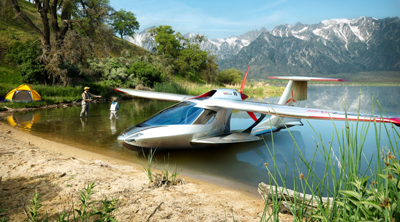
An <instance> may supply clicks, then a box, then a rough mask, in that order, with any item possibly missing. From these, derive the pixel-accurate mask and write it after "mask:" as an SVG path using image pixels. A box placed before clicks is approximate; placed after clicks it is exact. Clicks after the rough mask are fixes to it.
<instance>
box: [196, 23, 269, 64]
mask: <svg viewBox="0 0 400 222" xmlns="http://www.w3.org/2000/svg"><path fill="white" fill-rule="evenodd" d="M265 31H267V30H266V29H265V28H261V29H260V30H252V31H249V32H247V33H245V34H243V35H240V36H232V37H229V38H225V39H210V40H208V41H206V42H204V43H202V44H201V45H200V48H201V49H202V50H205V51H209V52H210V53H211V54H213V55H217V58H218V60H219V61H221V60H227V59H230V58H231V57H232V56H234V55H236V54H238V53H239V51H240V50H241V49H242V48H243V47H246V46H248V45H250V43H251V42H252V41H254V40H255V39H256V38H258V36H259V35H260V34H261V33H263V32H265Z"/></svg>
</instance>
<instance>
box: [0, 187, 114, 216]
mask: <svg viewBox="0 0 400 222" xmlns="http://www.w3.org/2000/svg"><path fill="white" fill-rule="evenodd" d="M94 188H95V184H94V183H93V182H92V183H90V184H88V185H87V187H86V188H84V189H83V190H80V191H79V193H80V199H79V202H80V203H79V207H78V208H75V204H74V203H72V206H71V208H70V209H69V210H64V211H62V212H61V213H57V214H56V215H55V216H53V220H51V221H60V222H63V221H76V222H77V221H88V222H89V221H117V220H115V218H114V212H115V211H116V210H117V208H116V207H115V205H116V204H117V203H118V199H113V200H108V199H107V197H105V199H104V200H101V201H96V200H92V195H93V194H94V193H95V191H94ZM30 202H31V205H30V206H28V207H27V209H26V208H25V207H24V212H25V215H26V217H27V218H26V220H28V221H30V222H38V221H50V219H51V217H50V216H48V215H47V214H46V215H42V214H41V212H40V208H42V207H43V204H42V203H41V199H40V194H39V193H37V192H35V194H34V196H33V198H32V199H31V200H30ZM98 202H101V207H96V206H95V205H96V203H98ZM54 217H56V220H54ZM0 221H2V219H0ZM3 221H7V220H3Z"/></svg>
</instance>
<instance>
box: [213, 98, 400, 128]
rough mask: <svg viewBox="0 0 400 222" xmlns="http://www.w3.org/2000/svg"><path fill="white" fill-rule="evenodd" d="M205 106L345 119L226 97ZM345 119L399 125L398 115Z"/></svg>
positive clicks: (332, 113) (353, 115) (338, 114)
mask: <svg viewBox="0 0 400 222" xmlns="http://www.w3.org/2000/svg"><path fill="white" fill-rule="evenodd" d="M205 105H206V106H208V107H210V108H212V107H215V108H226V109H235V110H242V111H248V112H256V113H264V114H269V115H276V116H281V117H291V118H299V119H321V120H330V119H333V120H345V118H346V114H345V112H342V111H329V110H323V109H313V108H303V107H293V106H284V105H272V104H266V103H254V102H245V101H235V100H227V99H210V100H209V101H207V103H206V104H205ZM347 119H348V120H350V121H355V120H357V119H358V120H359V121H366V122H369V121H374V120H375V121H376V122H385V123H390V122H391V123H393V124H395V125H396V126H399V127H400V118H399V117H390V118H385V117H380V116H372V115H363V114H357V113H347Z"/></svg>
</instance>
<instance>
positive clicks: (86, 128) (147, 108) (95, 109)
mask: <svg viewBox="0 0 400 222" xmlns="http://www.w3.org/2000/svg"><path fill="white" fill-rule="evenodd" d="M360 91H361V94H360ZM373 96H375V97H376V96H378V100H379V102H380V104H381V105H382V106H383V108H384V109H385V111H386V113H387V114H388V115H389V116H398V117H399V116H400V104H399V102H398V98H400V87H398V86H389V87H367V86H362V87H360V86H315V85H310V86H309V87H308V100H307V101H306V102H305V105H306V107H310V108H322V109H327V110H337V111H343V110H344V108H343V107H344V104H345V105H346V109H347V111H349V112H357V111H358V107H359V98H360V99H361V103H360V111H361V112H362V113H371V112H372V102H371V98H372V97H373ZM278 100H279V97H274V98H265V99H264V100H262V101H258V102H267V103H277V101H278ZM249 101H251V99H249ZM173 104H175V103H173V102H164V101H154V100H146V99H132V100H122V101H120V110H119V111H118V115H119V116H120V119H118V120H115V119H113V120H110V119H109V106H110V104H109V103H103V104H92V105H91V107H90V116H89V118H82V119H81V118H79V113H80V109H81V108H80V107H69V108H65V109H64V108H58V109H50V110H40V111H35V112H31V113H24V114H22V113H21V114H15V115H14V116H11V117H8V118H6V119H4V120H3V121H4V122H7V123H9V124H10V125H12V126H14V127H18V128H20V129H22V130H24V131H26V132H29V133H31V134H33V135H36V136H39V137H43V138H46V139H49V140H53V141H56V142H61V143H65V144H68V145H72V146H75V147H78V148H81V149H85V150H88V151H91V152H96V153H101V154H103V155H107V156H111V157H115V158H119V159H123V160H128V161H132V162H137V158H136V157H138V158H142V155H141V154H140V153H138V152H134V151H131V150H128V149H126V148H124V147H122V146H121V145H120V144H118V142H117V136H118V134H120V133H121V132H122V131H123V130H125V129H126V128H128V127H130V126H131V125H133V124H136V123H139V122H142V121H144V120H145V119H147V118H148V117H150V116H151V115H153V114H155V113H156V112H158V111H160V110H162V109H165V108H166V107H169V106H171V105H173ZM375 112H376V113H379V110H378V109H375ZM302 121H303V123H304V126H296V127H293V128H290V129H289V131H288V130H281V131H280V132H278V133H274V134H273V135H267V136H265V137H264V139H265V141H261V142H254V143H245V144H237V145H229V146H225V147H210V148H206V149H199V150H183V151H170V152H169V165H170V166H173V167H174V168H175V163H176V165H177V169H178V170H179V173H181V174H184V175H188V176H191V177H193V178H197V179H201V180H205V181H208V182H211V183H215V184H218V185H222V186H226V187H229V188H233V189H240V190H242V191H245V192H249V193H251V194H255V195H257V194H256V193H257V185H258V183H260V182H266V183H267V182H268V176H267V175H268V171H267V170H266V168H265V166H264V163H268V164H269V165H268V166H269V168H270V169H271V170H272V169H273V164H274V162H273V160H272V157H271V155H273V152H274V151H275V157H276V158H275V159H276V165H277V167H278V169H279V170H280V171H281V173H282V174H283V173H284V170H285V168H286V169H287V178H286V184H287V186H288V187H289V188H290V187H291V186H292V182H293V175H295V177H296V176H298V170H297V166H293V159H295V160H297V162H298V163H300V161H299V155H300V154H302V155H303V156H304V157H305V159H306V160H312V159H313V157H314V155H315V160H316V161H315V164H314V172H315V173H316V174H317V175H319V176H322V175H323V173H324V172H323V170H324V167H325V162H324V159H323V158H322V156H321V155H320V153H319V151H317V152H316V147H317V143H320V142H319V141H317V142H316V141H315V139H317V135H316V134H315V132H314V130H313V129H312V128H314V129H315V131H316V132H317V133H320V134H321V136H322V139H323V142H324V143H325V144H328V143H329V142H331V143H332V149H333V152H334V153H335V155H339V153H338V145H337V139H336V137H335V138H334V139H333V141H330V140H332V132H333V123H332V122H331V121H328V120H308V121H307V120H302ZM252 123H253V120H252V119H251V118H250V117H249V116H248V115H247V113H246V112H234V114H233V116H232V122H231V127H232V129H244V128H247V126H249V125H251V124H252ZM334 124H335V126H336V127H337V129H338V130H339V131H341V129H342V128H343V127H344V122H343V121H336V122H334ZM350 124H351V125H352V126H354V125H355V124H354V123H350ZM292 136H293V138H294V139H295V141H296V143H297V145H298V148H297V147H295V142H294V141H293V139H292ZM272 137H273V138H272ZM386 139H387V138H382V141H381V146H382V145H383V144H384V141H385V140H386ZM272 141H274V144H273V143H272ZM397 141H398V140H397ZM273 150H274V151H273ZM376 150H377V149H376V142H375V134H374V130H373V126H372V125H370V130H369V132H368V136H367V139H366V141H365V148H364V154H365V156H366V157H367V158H368V159H369V158H371V156H377V153H376ZM155 158H156V160H157V161H158V164H157V166H158V168H160V169H164V163H165V162H164V160H166V161H168V153H166V152H162V151H159V150H158V151H157V152H156V156H155ZM364 165H366V164H364ZM299 167H300V169H299V170H300V172H302V170H303V171H304V172H306V168H305V166H304V165H303V164H299ZM364 167H366V166H364ZM293 169H295V172H293Z"/></svg>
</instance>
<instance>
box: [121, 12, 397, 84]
mask: <svg viewBox="0 0 400 222" xmlns="http://www.w3.org/2000/svg"><path fill="white" fill-rule="evenodd" d="M146 30H147V29H146ZM144 35H146V33H145V31H143V32H141V33H140V34H139V33H138V34H137V35H136V34H135V38H134V39H127V40H128V41H130V42H132V43H134V44H137V45H139V46H141V47H143V48H146V47H147V48H146V49H147V50H149V49H150V48H152V46H151V45H150V43H145V44H144V43H140V42H139V41H140V40H141V39H143V38H144V37H143V36H144ZM191 35H193V33H187V34H185V36H186V37H190V36H191ZM134 41H136V43H135V42H134ZM140 44H141V45H140ZM146 44H147V45H146ZM200 47H201V49H202V50H206V51H209V52H210V53H211V54H214V55H217V57H218V59H219V65H220V68H222V69H227V68H237V69H239V70H241V71H243V72H244V71H245V70H246V68H247V66H248V65H251V72H250V73H251V75H250V76H252V77H257V78H266V77H268V76H271V75H328V74H337V73H356V72H364V71H400V19H399V17H388V18H384V19H376V18H373V17H366V16H362V17H359V18H357V19H346V18H342V19H328V20H323V21H321V22H319V23H317V24H302V23H300V22H298V23H296V24H295V25H288V24H282V25H278V26H276V27H275V28H273V29H272V30H271V31H268V30H266V29H265V28H261V29H260V30H251V31H248V32H246V33H244V34H242V35H239V36H232V37H229V38H225V39H221V38H220V39H211V40H207V41H206V42H203V43H202V44H201V45H200Z"/></svg>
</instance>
